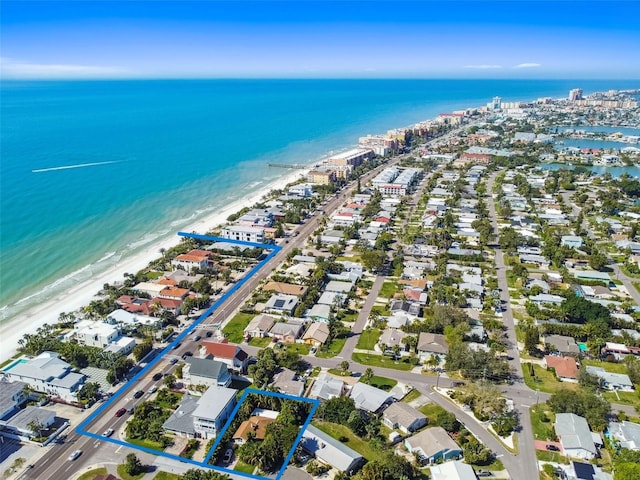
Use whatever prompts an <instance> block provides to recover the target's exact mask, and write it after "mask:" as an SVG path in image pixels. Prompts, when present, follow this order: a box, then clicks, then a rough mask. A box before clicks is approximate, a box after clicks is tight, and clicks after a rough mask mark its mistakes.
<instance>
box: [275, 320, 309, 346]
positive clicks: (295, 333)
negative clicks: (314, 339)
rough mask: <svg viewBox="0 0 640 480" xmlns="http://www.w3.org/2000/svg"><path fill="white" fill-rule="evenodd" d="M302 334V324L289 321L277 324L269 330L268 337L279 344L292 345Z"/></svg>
mask: <svg viewBox="0 0 640 480" xmlns="http://www.w3.org/2000/svg"><path fill="white" fill-rule="evenodd" d="M302 332H304V322H300V321H295V320H289V321H288V322H277V323H275V324H274V325H273V327H271V330H269V335H270V336H271V337H273V338H275V339H276V340H278V341H281V342H288V343H294V342H295V341H296V340H297V339H298V338H300V335H302Z"/></svg>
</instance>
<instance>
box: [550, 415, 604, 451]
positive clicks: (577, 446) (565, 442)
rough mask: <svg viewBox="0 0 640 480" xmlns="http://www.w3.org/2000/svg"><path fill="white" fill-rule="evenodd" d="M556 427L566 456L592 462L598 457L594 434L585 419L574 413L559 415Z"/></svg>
mask: <svg viewBox="0 0 640 480" xmlns="http://www.w3.org/2000/svg"><path fill="white" fill-rule="evenodd" d="M554 427H555V431H556V435H557V436H558V438H559V439H560V445H562V451H563V453H564V454H565V455H567V456H569V457H576V458H582V459H585V460H591V459H592V458H595V457H596V456H597V455H598V449H597V448H596V445H595V443H594V441H593V440H594V436H593V435H594V434H592V432H591V430H590V429H589V425H588V424H587V421H586V420H585V419H584V417H580V416H578V415H575V414H573V413H557V414H556V423H555V424H554ZM600 443H602V441H600Z"/></svg>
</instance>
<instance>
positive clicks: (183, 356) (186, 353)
mask: <svg viewBox="0 0 640 480" xmlns="http://www.w3.org/2000/svg"><path fill="white" fill-rule="evenodd" d="M187 357H193V353H191V352H184V353H183V354H182V359H183V360H185V359H186V358H187Z"/></svg>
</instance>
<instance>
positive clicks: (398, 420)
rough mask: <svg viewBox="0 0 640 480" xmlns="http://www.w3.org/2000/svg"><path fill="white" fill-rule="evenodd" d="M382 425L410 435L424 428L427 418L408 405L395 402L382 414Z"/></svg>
mask: <svg viewBox="0 0 640 480" xmlns="http://www.w3.org/2000/svg"><path fill="white" fill-rule="evenodd" d="M382 423H384V424H385V425H386V426H387V427H389V428H390V429H392V430H393V429H396V428H397V429H399V430H401V431H402V432H404V433H410V432H415V431H416V430H419V429H420V428H422V427H424V426H425V425H426V424H427V417H425V416H424V415H423V414H422V413H420V412H419V411H418V410H416V409H415V408H413V407H412V406H411V405H409V404H408V403H404V402H395V403H392V404H391V405H389V406H388V407H387V408H386V409H385V411H384V412H382Z"/></svg>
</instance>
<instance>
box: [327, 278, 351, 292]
mask: <svg viewBox="0 0 640 480" xmlns="http://www.w3.org/2000/svg"><path fill="white" fill-rule="evenodd" d="M352 289H353V283H352V282H339V281H337V280H331V281H330V282H328V283H327V285H326V286H325V287H324V291H325V292H335V293H343V294H345V295H346V294H348V293H349V292H350V291H351V290H352Z"/></svg>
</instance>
